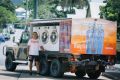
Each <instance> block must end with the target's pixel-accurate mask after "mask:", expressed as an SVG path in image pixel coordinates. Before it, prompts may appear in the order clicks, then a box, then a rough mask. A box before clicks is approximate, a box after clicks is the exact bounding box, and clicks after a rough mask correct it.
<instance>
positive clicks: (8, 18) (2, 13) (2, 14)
mask: <svg viewBox="0 0 120 80" xmlns="http://www.w3.org/2000/svg"><path fill="white" fill-rule="evenodd" d="M14 10H15V7H14V5H13V3H12V2H11V0H0V25H2V24H6V23H11V22H14V21H15V20H16V16H15V11H14Z"/></svg>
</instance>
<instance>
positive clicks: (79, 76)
mask: <svg viewBox="0 0 120 80" xmlns="http://www.w3.org/2000/svg"><path fill="white" fill-rule="evenodd" d="M75 75H76V76H77V77H78V78H82V77H83V76H85V75H86V72H85V70H79V69H78V70H77V71H76V72H75Z"/></svg>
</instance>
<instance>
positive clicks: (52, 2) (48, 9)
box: [24, 0, 91, 18]
mask: <svg viewBox="0 0 120 80" xmlns="http://www.w3.org/2000/svg"><path fill="white" fill-rule="evenodd" d="M38 1H39V7H38V17H39V18H65V17H67V14H75V10H74V7H76V8H83V7H86V10H87V14H86V17H90V16H91V14H90V5H89V1H90V0H38ZM24 5H25V6H24V7H26V3H25V4H24ZM29 5H30V6H29ZM33 6H34V0H28V9H29V10H31V11H32V15H33V12H34V11H33ZM57 7H61V10H58V9H57Z"/></svg>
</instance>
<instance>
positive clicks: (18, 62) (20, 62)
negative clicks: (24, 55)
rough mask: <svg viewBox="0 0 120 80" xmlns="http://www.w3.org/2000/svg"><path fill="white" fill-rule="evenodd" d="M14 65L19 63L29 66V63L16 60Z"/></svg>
mask: <svg viewBox="0 0 120 80" xmlns="http://www.w3.org/2000/svg"><path fill="white" fill-rule="evenodd" d="M13 62H14V63H18V64H26V65H27V64H28V61H21V60H15V61H13Z"/></svg>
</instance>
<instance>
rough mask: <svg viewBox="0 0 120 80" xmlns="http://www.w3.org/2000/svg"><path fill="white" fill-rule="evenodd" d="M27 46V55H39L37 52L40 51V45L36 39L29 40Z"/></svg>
mask: <svg viewBox="0 0 120 80" xmlns="http://www.w3.org/2000/svg"><path fill="white" fill-rule="evenodd" d="M28 46H30V47H29V55H35V56H38V55H39V50H40V46H41V45H40V43H39V40H38V39H30V40H29V41H28Z"/></svg>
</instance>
